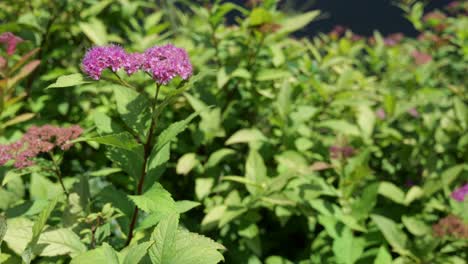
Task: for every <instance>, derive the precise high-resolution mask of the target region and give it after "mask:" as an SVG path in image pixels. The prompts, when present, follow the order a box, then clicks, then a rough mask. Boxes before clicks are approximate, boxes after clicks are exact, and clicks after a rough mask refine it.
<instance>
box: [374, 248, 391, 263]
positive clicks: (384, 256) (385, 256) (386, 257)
mask: <svg viewBox="0 0 468 264" xmlns="http://www.w3.org/2000/svg"><path fill="white" fill-rule="evenodd" d="M392 263H393V260H392V255H390V253H389V252H388V251H387V249H386V248H385V247H384V246H381V247H380V248H379V252H378V253H377V257H376V258H375V260H374V264H392Z"/></svg>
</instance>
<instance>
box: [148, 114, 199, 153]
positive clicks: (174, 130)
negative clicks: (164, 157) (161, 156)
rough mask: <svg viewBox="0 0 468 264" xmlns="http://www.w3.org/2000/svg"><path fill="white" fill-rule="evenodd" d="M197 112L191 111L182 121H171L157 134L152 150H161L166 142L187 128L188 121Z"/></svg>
mask: <svg viewBox="0 0 468 264" xmlns="http://www.w3.org/2000/svg"><path fill="white" fill-rule="evenodd" d="M198 114H199V113H198V112H196V113H193V114H191V115H190V116H189V117H187V118H186V119H184V120H182V121H178V122H175V123H172V124H171V125H170V126H169V127H168V128H166V129H165V130H164V131H163V132H161V134H160V135H159V136H158V141H157V143H156V145H155V146H154V149H153V150H152V151H153V152H155V153H156V152H158V151H159V150H161V149H162V148H163V147H164V146H165V145H166V144H167V143H169V142H171V140H174V139H175V138H176V136H177V135H178V134H179V133H181V132H182V131H184V130H185V129H186V128H187V125H188V124H189V123H190V121H192V120H193V119H194V118H195V117H196V116H198Z"/></svg>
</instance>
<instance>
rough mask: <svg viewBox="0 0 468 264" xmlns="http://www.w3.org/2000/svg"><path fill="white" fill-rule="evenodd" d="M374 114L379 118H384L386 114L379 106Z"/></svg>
mask: <svg viewBox="0 0 468 264" xmlns="http://www.w3.org/2000/svg"><path fill="white" fill-rule="evenodd" d="M375 115H376V116H377V117H378V118H379V119H380V120H385V117H387V114H386V113H385V110H384V109H383V108H379V109H377V110H376V111H375Z"/></svg>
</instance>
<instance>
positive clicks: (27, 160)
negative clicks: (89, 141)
mask: <svg viewBox="0 0 468 264" xmlns="http://www.w3.org/2000/svg"><path fill="white" fill-rule="evenodd" d="M82 132H83V129H82V128H81V127H80V126H71V127H68V128H61V127H56V126H51V125H45V126H42V127H36V126H32V127H30V128H29V129H28V131H27V132H26V133H25V134H24V135H23V137H22V138H21V139H19V140H18V141H16V142H13V143H10V144H7V145H0V166H2V165H4V164H5V163H7V162H8V161H10V160H13V161H14V166H15V167H16V168H25V167H29V166H32V165H33V164H34V162H33V159H34V158H35V157H37V156H38V155H39V154H41V153H46V152H50V151H52V150H53V149H54V148H55V147H59V148H60V149H62V150H67V149H69V148H70V147H71V145H72V144H71V143H70V140H73V139H76V138H78V137H79V136H80V135H81V133H82Z"/></svg>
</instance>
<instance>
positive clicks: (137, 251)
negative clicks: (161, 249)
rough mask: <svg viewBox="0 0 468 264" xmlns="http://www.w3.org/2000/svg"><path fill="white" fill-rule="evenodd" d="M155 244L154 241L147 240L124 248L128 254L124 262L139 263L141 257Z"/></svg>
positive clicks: (126, 263)
mask: <svg viewBox="0 0 468 264" xmlns="http://www.w3.org/2000/svg"><path fill="white" fill-rule="evenodd" d="M153 244H154V241H147V242H143V243H141V244H136V245H131V246H130V247H128V248H126V249H124V250H125V251H126V252H127V254H126V255H125V258H124V260H123V263H122V264H137V263H140V261H141V259H143V257H144V256H145V255H146V254H147V252H148V249H149V247H151V246H152V245H153Z"/></svg>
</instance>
